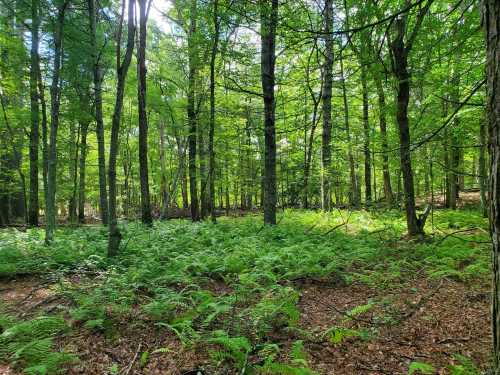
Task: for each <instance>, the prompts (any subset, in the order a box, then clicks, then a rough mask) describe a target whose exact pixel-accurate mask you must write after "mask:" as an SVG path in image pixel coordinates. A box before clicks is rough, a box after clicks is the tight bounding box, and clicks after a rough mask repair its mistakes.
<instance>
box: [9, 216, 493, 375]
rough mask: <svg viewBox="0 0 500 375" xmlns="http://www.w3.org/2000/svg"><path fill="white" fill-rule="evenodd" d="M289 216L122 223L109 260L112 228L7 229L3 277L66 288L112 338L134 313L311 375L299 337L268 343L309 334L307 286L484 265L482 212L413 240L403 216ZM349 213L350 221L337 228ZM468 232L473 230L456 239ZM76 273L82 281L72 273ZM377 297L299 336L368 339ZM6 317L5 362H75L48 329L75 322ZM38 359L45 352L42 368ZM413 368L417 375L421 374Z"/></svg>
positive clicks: (462, 276)
mask: <svg viewBox="0 0 500 375" xmlns="http://www.w3.org/2000/svg"><path fill="white" fill-rule="evenodd" d="M281 215H282V218H280V223H279V225H278V226H276V227H272V228H270V227H262V223H261V219H260V217H256V216H247V217H244V218H239V219H229V218H220V219H219V221H218V224H216V225H213V224H211V223H208V222H207V223H196V224H193V223H190V222H188V221H182V220H173V221H167V222H155V223H154V225H153V227H152V228H151V229H146V228H145V227H143V226H142V225H140V224H138V223H129V224H122V227H121V230H122V234H123V238H124V240H123V242H122V249H121V253H120V255H119V256H117V257H116V258H113V259H109V260H108V259H106V257H105V250H106V241H107V232H106V230H105V229H104V228H101V227H83V228H77V229H60V230H58V231H57V233H56V236H55V237H56V240H55V242H54V244H53V245H52V246H51V247H46V246H45V245H44V244H43V236H42V231H41V230H38V229H29V230H27V231H26V232H25V233H23V232H18V231H15V230H4V231H1V232H0V250H1V251H0V277H1V278H12V277H19V276H20V275H43V276H44V277H51V278H53V279H55V280H58V281H59V293H60V294H61V295H63V296H64V297H66V299H67V300H68V301H69V302H70V303H69V304H68V307H67V311H65V312H66V313H67V314H66V316H67V317H68V318H69V319H71V321H72V324H73V325H74V326H77V327H83V329H87V330H90V331H100V332H103V333H104V334H109V333H110V332H115V331H116V327H117V326H119V325H120V324H122V323H123V322H128V321H130V320H131V317H134V318H133V319H132V320H133V321H134V322H135V324H151V325H155V326H156V327H157V328H158V329H161V330H166V331H170V332H173V333H174V334H175V335H176V336H177V337H178V338H179V340H180V341H181V342H182V344H183V345H185V346H186V347H191V346H195V345H198V344H200V343H204V344H205V345H209V346H210V347H211V348H212V349H211V352H210V353H211V356H210V357H211V359H212V362H213V365H214V366H218V367H220V366H229V367H230V368H236V369H238V371H246V372H245V373H247V374H250V373H252V371H253V372H254V373H262V374H299V375H300V374H303V375H310V374H314V372H313V371H312V370H311V369H310V368H309V365H308V362H307V358H306V356H305V354H304V344H303V341H302V339H301V340H297V341H296V342H295V343H294V345H293V347H292V349H291V352H290V353H283V350H284V348H282V347H280V346H278V345H277V344H274V343H272V342H269V341H268V337H269V335H270V334H272V333H277V332H278V333H279V332H290V331H295V332H300V328H299V327H298V322H299V319H300V311H299V309H298V301H299V298H300V288H299V287H298V285H297V283H299V282H300V281H301V280H311V279H313V280H321V281H325V282H329V283H331V284H335V285H336V284H339V285H345V284H349V283H354V282H358V283H365V284H367V285H369V286H370V287H373V288H388V287H391V288H394V287H401V288H404V287H405V285H406V284H407V283H409V282H411V280H412V279H413V278H416V277H422V276H427V277H428V278H431V279H441V278H453V279H456V280H459V281H470V280H472V279H478V278H479V279H481V278H485V277H486V276H487V274H488V273H489V248H488V244H486V243H485V242H487V240H488V234H487V231H486V228H487V223H486V221H485V219H483V218H481V217H480V215H479V213H478V212H476V211H472V210H470V211H458V212H452V211H437V212H435V214H434V215H433V217H432V219H429V223H430V224H429V227H428V228H427V231H428V232H433V234H431V235H429V236H428V238H427V239H426V240H425V241H422V242H416V241H408V240H406V239H405V238H404V233H403V232H404V222H403V220H402V216H401V213H400V212H399V211H387V212H383V213H380V212H366V211H358V212H353V213H352V214H350V215H349V214H348V213H346V212H340V211H337V212H332V213H315V212H310V211H297V210H295V211H285V212H283V213H282V214H281ZM345 221H348V223H347V225H343V226H339V227H338V228H337V229H336V230H333V231H330V230H331V228H333V227H335V226H338V225H339V224H342V223H344V222H345ZM431 224H432V226H433V227H432V229H431V228H430V225H431ZM465 229H468V231H467V232H463V233H465V234H464V235H461V234H457V235H450V233H452V232H454V231H458V230H465ZM74 275H78V276H79V277H78V280H79V282H78V283H75V282H72V281H71V280H72V279H71V276H74ZM375 303H376V302H373V303H371V302H370V303H369V304H366V305H361V306H359V307H357V308H355V309H353V310H352V311H351V312H348V313H347V314H346V316H345V317H344V319H343V321H342V322H340V323H341V324H340V325H339V326H335V327H330V328H329V329H327V330H326V331H325V330H323V331H322V332H316V333H312V334H307V333H304V332H302V336H304V339H305V340H311V339H312V340H318V339H328V340H329V341H330V342H331V343H332V344H333V345H337V344H342V342H343V341H344V340H346V339H349V340H353V339H354V340H356V339H357V340H370V339H372V338H373V337H374V336H376V334H377V333H376V330H371V331H370V330H366V329H358V328H356V327H355V324H352V323H353V322H354V321H355V320H356V316H357V315H362V314H366V313H368V312H370V310H372V308H373V307H374V304H375ZM379 318H380V317H379ZM0 319H1V320H0V326H1V328H2V331H3V333H2V335H1V336H0V347H3V350H2V351H1V353H0V359H1V360H2V361H4V362H7V361H8V362H11V363H14V364H16V365H18V366H21V367H23V368H25V369H26V370H25V371H26V372H28V373H37V374H38V373H40V374H41V373H52V372H54V371H55V369H56V368H59V367H60V366H61V364H63V363H65V362H67V361H68V360H72V359H73V357H71V355H69V354H67V353H64V352H58V351H55V350H54V346H53V336H54V335H58V334H60V333H61V332H63V331H64V330H65V329H68V328H67V326H66V325H65V323H64V322H65V321H64V320H63V319H61V318H57V317H40V318H35V319H34V320H30V321H27V322H15V321H13V320H12V319H10V318H8V317H7V316H2V317H0ZM47 319H49V320H47ZM50 319H53V320H52V321H51V320H50ZM389 320H390V319H388V321H389ZM40 322H44V324H45V323H46V324H48V322H52V323H54V324H55V323H57V324H59V325H57V324H56V326H57V327H59V328H58V329H60V331H59V330H55V331H47V332H45V331H44V332H43V334H40V335H38V334H35V336H30V335H28V334H27V333H26V331H23V328H22V327H23V324H28V325H37V324H39V323H40ZM47 327H48V326H47ZM63 328H64V329H63ZM23 332H24V333H23ZM33 332H36V330H33ZM297 335H298V336H301V334H296V336H297ZM308 335H309V336H308ZM310 335H315V336H314V338H311V337H310ZM2 344H3V345H2ZM30 345H31V346H30ZM37 353H38V354H37ZM41 353H43V355H41ZM42 357H43V358H45V359H46V360H45V362H43V364H41V365H40V363H41V362H40V359H41V358H42ZM283 358H288V360H287V362H283V361H282V359H283ZM250 359H251V360H250ZM144 361H147V358H146V359H145V360H144ZM40 366H46V367H40ZM51 366H52V367H51ZM418 366H419V365H418V364H417V365H414V367H415V370H414V371H417V370H421V369H420V368H418ZM422 366H423V365H422ZM424 367H425V366H424ZM44 371H45V372H44Z"/></svg>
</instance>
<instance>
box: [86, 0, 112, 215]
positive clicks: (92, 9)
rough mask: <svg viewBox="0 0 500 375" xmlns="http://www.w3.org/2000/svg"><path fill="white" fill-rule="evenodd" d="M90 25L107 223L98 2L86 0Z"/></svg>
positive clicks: (101, 200)
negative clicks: (98, 40)
mask: <svg viewBox="0 0 500 375" xmlns="http://www.w3.org/2000/svg"><path fill="white" fill-rule="evenodd" d="M87 6H88V11H89V26H90V51H91V54H92V74H93V78H94V111H95V112H94V113H95V122H96V128H95V131H96V137H97V159H98V167H99V206H100V212H101V222H102V224H103V225H107V224H108V192H107V183H106V154H105V144H104V120H103V115H102V79H103V74H102V69H101V61H100V54H99V53H98V47H97V20H98V17H97V15H98V14H99V8H98V2H96V0H87Z"/></svg>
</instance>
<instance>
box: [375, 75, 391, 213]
mask: <svg viewBox="0 0 500 375" xmlns="http://www.w3.org/2000/svg"><path fill="white" fill-rule="evenodd" d="M375 84H376V85H377V96H378V107H379V126H380V138H381V143H382V152H383V153H382V173H383V178H384V195H385V201H386V202H387V205H389V206H392V204H393V203H394V195H393V193H392V186H391V173H390V171H389V144H388V141H387V120H386V111H387V109H386V104H385V93H384V87H383V86H382V80H381V79H380V77H379V76H378V75H377V77H376V78H375Z"/></svg>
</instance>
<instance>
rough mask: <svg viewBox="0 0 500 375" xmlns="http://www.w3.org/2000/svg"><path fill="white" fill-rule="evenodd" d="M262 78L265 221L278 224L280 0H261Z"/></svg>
mask: <svg viewBox="0 0 500 375" xmlns="http://www.w3.org/2000/svg"><path fill="white" fill-rule="evenodd" d="M260 20H261V64H260V67H261V81H262V94H263V97H264V143H265V146H264V147H265V151H264V224H267V225H275V224H276V128H275V109H276V108H275V107H276V103H275V99H274V84H275V76H274V74H275V72H274V68H275V62H276V61H275V60H276V56H275V49H276V46H275V43H276V26H277V23H278V0H271V1H270V2H268V1H265V0H261V1H260Z"/></svg>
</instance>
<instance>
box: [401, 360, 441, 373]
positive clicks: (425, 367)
mask: <svg viewBox="0 0 500 375" xmlns="http://www.w3.org/2000/svg"><path fill="white" fill-rule="evenodd" d="M435 371H436V369H435V368H434V366H432V365H430V364H428V363H424V362H417V361H414V362H412V363H410V366H409V367H408V375H413V374H434V372H435Z"/></svg>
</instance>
